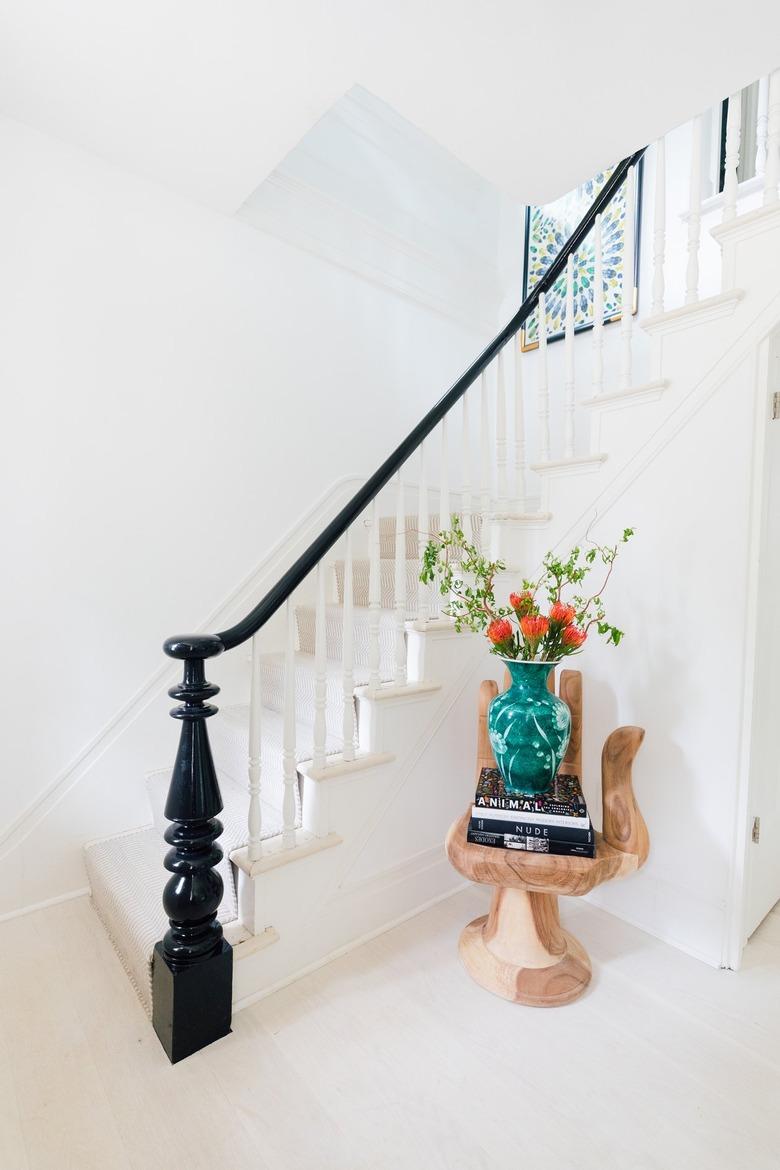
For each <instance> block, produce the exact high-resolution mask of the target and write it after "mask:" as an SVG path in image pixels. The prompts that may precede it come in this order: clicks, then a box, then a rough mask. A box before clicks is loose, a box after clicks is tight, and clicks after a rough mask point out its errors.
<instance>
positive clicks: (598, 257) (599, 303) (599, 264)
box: [593, 215, 604, 398]
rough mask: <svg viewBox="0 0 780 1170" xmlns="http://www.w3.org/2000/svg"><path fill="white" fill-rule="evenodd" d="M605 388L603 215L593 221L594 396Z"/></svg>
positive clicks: (596, 396)
mask: <svg viewBox="0 0 780 1170" xmlns="http://www.w3.org/2000/svg"><path fill="white" fill-rule="evenodd" d="M603 389H604V249H603V244H602V235H601V216H600V215H597V216H596V218H595V220H594V221H593V397H594V398H598V396H599V394H601V392H602V390H603Z"/></svg>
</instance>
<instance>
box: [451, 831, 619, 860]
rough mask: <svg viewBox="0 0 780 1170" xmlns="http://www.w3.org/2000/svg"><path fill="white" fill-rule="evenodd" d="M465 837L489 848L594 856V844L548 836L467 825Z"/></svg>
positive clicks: (474, 843)
mask: <svg viewBox="0 0 780 1170" xmlns="http://www.w3.org/2000/svg"><path fill="white" fill-rule="evenodd" d="M466 839H467V840H468V841H469V843H470V844H471V845H487V846H488V847H489V848H491V849H517V850H519V851H520V852H522V853H547V854H554V855H555V856H557V857H595V856H596V846H595V845H593V844H591V845H588V844H586V843H585V842H583V841H551V840H550V839H549V837H520V836H517V835H515V834H514V833H481V832H479V830H478V829H472V828H471V827H469V830H468V833H467V834H466Z"/></svg>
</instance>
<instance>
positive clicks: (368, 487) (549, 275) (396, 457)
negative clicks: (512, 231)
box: [217, 147, 645, 650]
mask: <svg viewBox="0 0 780 1170" xmlns="http://www.w3.org/2000/svg"><path fill="white" fill-rule="evenodd" d="M644 151H645V148H644V147H643V148H642V149H641V150H637V151H635V153H634V154H632V155H630V156H629V157H628V158H625V159H623V161H622V162H621V163H619V164H618V165H617V166H616V167H615V170H614V172H613V174H612V175H610V178H609V181H608V182H607V183H605V185H604V187H603V188H602V190H601V191H600V192H599V194H598V195H597V197H596V198H595V200H594V201H593V203H592V204H591V206H590V208H589V209H588V211H587V213H586V214H585V215H584V216H583V218H582V219H581V221H580V223H579V224H578V225H577V227H576V228H575V229H574V231H573V232H572V234H571V236H570V237H569V239H568V240H567V241H566V243H565V244H564V246H563V248H561V251H560V252H559V253H558V255H557V256H556V258H555V260H553V262H552V264H551V265H550V267H549V268H548V269H547V271H546V273H545V274H544V276H543V277H542V278H541V280H540V281H539V282H538V283H537V284H536V285H535V287H534V288H533V290H532V291H531V292H530V293H529V294H528V296H527V297H526V298H525V300H524V301H523V303H522V305H521V306H520V308H519V309H518V310H517V312H516V313H515V315H514V317H512V319H511V321H509V322H508V323H507V324H506V325H505V326H504V328H503V329H502V330H501V332H500V333H499V334H498V335H497V336H496V337H494V339H493V340H492V341H491V342H490V345H488V346H487V348H486V349H484V350H483V351H482V353H481V354H480V355H479V357H478V358H477V360H476V361H475V362H473V363H472V365H470V366H469V368H468V369H467V370H466V372H465V374H462V375H461V377H460V378H458V380H457V382H456V383H455V384H454V385H453V386H452V387H451V388H450V389H449V390H448V391H447V393H446V394H445V395H444V396H443V397H442V398H440V399H439V401H438V402H437V403H436V405H435V406H433V407H431V409H430V410H429V411H428V413H427V414H426V415H425V417H424V418H423V419H421V420H420V422H419V423H418V424H417V426H416V427H415V428H414V430H412V431H410V432H409V434H408V435H407V436H406V438H405V439H404V441H403V442H402V443H399V445H398V446H397V447H396V449H395V451H393V453H392V455H388V457H387V459H385V461H384V463H383V464H382V465H381V467H379V468H378V470H377V471H375V472H374V474H373V475H372V476H371V477H370V479H368V480H366V482H365V483H364V484H363V486H362V487H361V488H360V489H359V491H357V492H355V495H354V496H353V497H352V499H351V500H350V501H349V503H348V504H345V505H344V507H343V508H342V509H341V511H340V512H339V513H338V514H337V515H336V516H334V518H333V519H332V520H331V522H330V523H329V524H328V525H327V527H326V528H324V529H323V530H322V532H321V533H320V535H319V536H318V537H317V538H316V539H315V540H313V541H312V543H311V544H310V545H309V547H308V548H307V549H306V551H305V552H304V553H301V555H300V556H299V557H298V559H297V561H295V563H294V564H293V565H291V566H290V568H289V569H288V570H287V572H286V573H285V574H284V575H283V576H282V577H280V578H279V580H278V581H277V583H276V584H275V585H274V587H273V588H272V589H270V590H269V591H268V593H266V595H265V597H264V598H263V599H262V601H260V602H258V604H257V605H256V606H255V607H254V609H253V610H251V612H250V613H248V614H247V615H246V617H245V618H242V620H241V621H240V622H237V623H236V625H234V626H231V627H230V629H228V630H223V631H222V632H221V633H219V634H217V637H218V639H219V641H220V642H221V643H222V646H223V648H224V649H225V650H230V649H231V648H232V647H233V646H238V645H240V644H241V643H242V642H246V641H247V639H248V638H251V637H252V635H253V634H256V633H257V631H258V630H259V629H260V628H261V626H264V625H265V623H266V622H267V621H268V620H269V618H271V617H272V615H273V614H274V613H276V611H277V609H279V607H280V606H281V605H282V604H283V603H284V602H285V601H286V600H287V598H288V597H289V596H290V594H291V593H292V592H293V590H294V589H296V588H297V587H298V585H300V583H301V581H303V580H304V578H305V577H307V576H308V575H309V573H310V572H311V571H312V569H313V568H314V567H315V566H316V565H317V564H318V562H319V561H321V560H322V558H323V557H324V556H325V554H326V553H327V552H328V551H329V550H330V549H331V548H332V547H333V545H334V544H335V543H336V541H337V540H338V539H339V537H341V536H343V535H344V533H345V532H346V530H347V529H348V528H349V526H350V524H352V523H353V521H354V520H356V519H357V517H358V516H359V515H360V514H361V512H363V511H365V509H366V508H367V507H368V505H369V504H370V503H371V501H372V500H373V499H374V496H376V495H377V494H378V493H379V492H380V491H381V490H382V488H383V487H384V486H385V484H386V483H389V481H390V480H391V479H392V478H393V476H394V475H395V474H396V472H397V471H398V469H399V468H400V467H402V466H403V464H404V463H405V462H406V460H407V459H408V458H409V456H410V455H411V454H412V452H413V451H414V450H415V449H416V448H417V447H419V445H420V443H421V442H422V441H423V439H425V438H426V437H427V436H428V435H429V434H430V433H431V431H432V430H433V429H434V428H435V427H436V426H437V424H438V423H439V422H441V420H442V419H443V418H444V416H445V414H447V413H448V412H449V411H450V410H451V409H452V407H453V406H454V405H455V403H456V402H458V401H459V400H460V399H461V398H462V397H463V395H464V394H465V393H466V391H467V390H468V388H469V386H471V385H472V384H473V383H474V382H475V381H476V380H477V378H478V377H479V375H480V374H481V373H482V371H483V370H485V369H486V368H487V367H488V366H489V365H490V363H491V362H492V360H493V358H494V357H495V356H496V354H497V353H498V352H499V350H501V349H503V347H504V346H505V345H506V343H507V342H508V341H509V340H510V339H511V338H512V337H514V335H515V334H516V333H517V331H518V330H519V329H520V328H521V326H522V325H524V323H525V322H526V321H527V319H528V318H529V317H530V315H531V313H532V312H533V311H534V309H535V308H536V305H537V302H538V300H539V297H540V295H541V294H542V293H543V292H544V293H546V292H547V291H548V289H550V288H551V287H552V285H553V284H555V282H556V280H557V279H558V277H559V276H560V275H561V274H562V272H563V271H564V269H565V268H566V262H567V260H568V258H569V256H570V255H572V254H573V253H574V252H576V251H577V248H578V247H579V246H580V244H581V243H582V242H583V240H584V239H585V238H586V236H587V235H588V233H589V232H590V230H591V228H592V227H593V224H594V221H595V219H596V216H597V215H599V214H600V213H601V212H602V211H604V209H605V208H606V207H608V206H609V204H610V203H611V201H612V199H613V197H614V196H615V194H616V192H617V191H618V190H619V189H620V187H621V186H622V184H623V182H624V181H625V178H626V175H627V174H628V171H629V168H630V167H632V166H636V164H637V163H638V162H639V160H640V158H641V157H642V155H643V154H644Z"/></svg>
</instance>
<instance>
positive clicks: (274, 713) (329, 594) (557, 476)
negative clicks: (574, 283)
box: [86, 72, 780, 1011]
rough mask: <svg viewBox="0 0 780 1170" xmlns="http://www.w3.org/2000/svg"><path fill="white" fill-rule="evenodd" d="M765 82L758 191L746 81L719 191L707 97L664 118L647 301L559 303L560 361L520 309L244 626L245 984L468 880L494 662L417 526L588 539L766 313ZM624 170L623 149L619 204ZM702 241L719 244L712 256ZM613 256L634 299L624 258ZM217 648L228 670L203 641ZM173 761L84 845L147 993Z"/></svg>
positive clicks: (652, 164)
mask: <svg viewBox="0 0 780 1170" xmlns="http://www.w3.org/2000/svg"><path fill="white" fill-rule="evenodd" d="M767 92H768V94H769V111H768V137H767V141H766V143H765V144H764V147H765V154H766V163H765V169H764V174H763V176H762V181H761V183H760V185H758V187H757V185H756V183H754V184H753V187H752V188H751V190H753V191H755V195H754V196H753V197H752V201H751V202H744V201H743V199H742V196H741V194H740V188H739V185H738V183H737V182H736V168H737V166H738V161H739V141H738V121H737V119H738V102H737V101H736V100H732V103H731V105H730V116H729V129H728V135H727V145H726V185H725V190H724V193H723V196H722V197H721V198H720V200H719V201H718V202H717V205H715V206H713V207H712V208H708V207H706V206H705V207H704V208H702V202H701V191H700V174H699V171H698V169H697V168H698V163H697V158H698V157H699V155H698V154H697V152H700V150H701V145H700V138H699V135H700V126H699V120H698V119H696V120H694V122H693V124H692V126H691V127H689V128H681V130H679V131H675V132H674V133H675V134H676V135H681V134H682V135H689V143H690V151H691V158H692V166H691V185H690V189H689V200H688V206H687V207H686V208H676V209H672V210H673V211H676V212H680V211H684V212H685V217H684V226H683V228H682V229H681V232H682V235H681V236H680V239H681V241H682V243H681V245H679V246H677V248H676V252H675V247H674V246H673V242H672V241H671V240H669V241H668V240H667V217H668V207H667V202H668V201H667V197H666V187H665V182H666V178H665V166H664V158H665V147H664V142H663V141H661V142H660V143H658V144H656V145H655V146H654V147H653V148H651V149H650V150H649V151H648V153H647V156H646V158H647V162H646V167H647V169H648V170H650V175H649V176H648V175H647V174H646V183H647V180H648V178H650V179H651V180H652V190H651V191H647V190H646V191H645V199H644V207H645V212H644V217H643V218H644V225H643V231H644V232H646V233H650V234H651V235H652V239H653V281H652V297H651V299H650V303H649V304H648V305H647V306H644V305H642V304H641V303H640V306H639V314H638V318H637V319H635V318H634V317H633V316H632V315H631V314H627V315H625V316H624V318H623V321H622V323H621V324H620V325H619V326H610V327H608V328H606V329H605V328H603V327H602V325H601V322H598V323H597V327H596V328H595V329H594V330H593V334H592V335H590V336H588V335H583V336H581V337H578V338H576V339H575V336H574V328H573V310H570V313H569V316H568V319H567V323H566V331H565V332H566V337H565V341H564V343H563V345H562V346H559V347H556V348H557V351H558V354H559V358H560V366H556V364H555V361H554V357H555V355H554V354H553V353H552V351H550V352H548V347H547V345H546V344H545V341H544V327H542V344H541V345H540V348H539V350H538V351H536V352H534V353H523V352H522V351H521V349H520V346H519V341H518V338H517V337H516V330H512V331H510V332H509V333H508V334H507V337H506V338H505V343H502V344H501V345H500V346H498V347H497V349H496V350H495V352H494V353H493V354H492V355H491V357H490V360H488V361H487V362H485V364H484V368H483V369H482V370H481V371H478V372H477V374H476V375H475V376H474V377H473V378H472V379H471V381H472V382H473V383H474V384H473V385H471V388H468V387H467V388H466V389H465V390H464V391H462V392H461V393H459V394H458V395H457V396H456V397H457V401H458V408H457V409H452V410H447V411H446V412H445V413H444V414H443V416H442V418H441V421H439V422H438V423H437V426H436V428H431V430H430V431H429V433H428V434H427V436H426V437H425V442H424V443H422V444H421V443H417V444H415V445H414V453H413V454H411V455H410V457H409V458H408V459H405V460H404V461H403V466H402V468H401V470H400V473H399V474H397V475H396V476H395V477H394V479H393V480H392V482H391V485H390V488H389V489H385V491H384V492H383V494H382V495H381V496H375V498H374V502H373V504H371V505H370V507H369V508H368V509H366V511H365V512H364V513H363V514H362V515H360V516H359V517H358V518H356V520H355V521H354V523H352V524H351V525H349V526H348V527H347V529H346V532H345V533H344V534H342V537H341V539H340V540H339V541H338V543H336V544H334V545H333V548H332V552H330V553H329V554H328V556H327V558H325V559H322V560H320V562H319V565H318V567H317V569H316V571H315V572H314V573H313V574H312V575H311V576H310V577H309V578H308V579H305V580H303V581H302V582H301V583H300V584H299V585H298V586H297V588H296V589H295V591H294V595H293V594H292V593H291V595H290V597H289V599H288V600H287V601H286V611H285V612H283V611H282V610H281V609H279V607H277V610H278V611H279V613H278V620H276V621H274V622H271V623H269V625H268V628H267V629H261V630H260V631H259V632H256V633H254V635H253V637H252V641H251V655H250V654H249V653H246V654H245V661H244V686H245V692H244V697H243V698H241V699H239V700H238V701H233V697H232V696H227V701H226V702H224V703H223V704H222V705H221V709H220V711H219V714H218V715H217V716H216V717H215V718H213V719H211V720H210V721H209V733H210V739H211V745H212V752H213V757H214V761H215V764H216V769H217V772H218V775H219V784H220V788H221V792H222V799H223V802H224V810H223V812H222V813H221V814H220V820H221V821H222V822H223V825H224V831H223V833H222V837H221V844H222V847H223V849H224V851H225V854H226V857H225V859H224V860H223V861H222V862H221V863H220V866H219V871H220V873H221V875H222V879H223V882H224V894H223V897H222V901H221V904H220V906H219V912H218V914H219V921H220V922H221V923H222V924H223V927H224V930H225V934H226V937H227V938H228V939H229V940H230V941H231V942H232V943H233V944H234V947H235V952H234V953H235V959H236V963H235V969H234V996H233V998H234V1003H235V1004H238V1005H240V1004H242V1003H244V1002H246V1001H247V1000H248V999H251V998H252V997H256V996H258V995H262V994H267V993H268V991H269V990H270V989H272V988H273V987H275V986H278V985H279V984H280V983H282V982H284V981H286V980H289V979H291V978H293V977H295V976H296V975H297V974H299V973H301V972H302V971H303V970H305V969H307V968H308V967H310V966H312V965H315V964H317V963H320V962H322V961H325V960H326V959H327V958H328V957H329V956H332V955H333V954H334V953H338V951H339V950H340V949H343V948H345V947H349V946H351V945H354V944H355V943H356V942H358V941H360V939H362V938H364V937H365V936H366V935H368V934H370V933H372V932H376V931H379V930H381V929H383V928H386V927H387V926H388V925H390V924H392V923H393V922H395V921H397V920H398V919H399V918H401V917H403V916H405V915H409V914H411V913H415V912H416V911H418V910H419V909H420V908H422V907H423V906H424V905H427V904H429V903H430V902H431V901H432V900H435V899H436V898H439V897H444V896H447V895H448V894H449V893H451V892H452V891H453V890H454V889H456V888H457V887H458V878H457V876H456V875H454V874H453V873H451V872H450V871H449V869H448V867H447V865H446V862H445V860H444V856H443V849H442V847H441V842H442V841H443V836H444V831H445V829H446V827H447V825H448V823H449V822H450V821H451V820H452V819H453V818H454V816H455V815H456V814H457V813H459V812H460V811H462V807H463V805H464V803H465V801H466V800H467V799H468V796H469V790H470V787H471V782H472V751H471V743H472V738H473V717H472V708H473V702H474V695H475V686H476V683H477V682H478V681H479V679H480V678H482V677H485V676H486V675H488V674H494V675H496V670H495V661H494V660H491V659H489V657H488V656H487V654H486V653H485V649H484V646H483V645H482V643H481V640H480V639H477V638H475V637H473V636H471V635H461V636H458V635H456V634H455V633H454V630H453V629H452V625H451V623H450V622H449V621H448V620H447V619H446V618H443V617H442V615H441V613H440V606H439V600H440V599H438V598H437V597H436V595H435V594H434V593H433V592H432V591H431V590H430V588H429V587H423V586H421V585H420V584H419V581H418V575H419V563H420V555H421V551H422V547H423V545H424V539H425V534H427V533H429V532H436V531H438V529H439V513H441V515H442V516H448V515H450V514H451V513H452V512H457V513H458V514H460V515H461V516H462V517H463V519H464V523H465V524H467V525H469V526H471V528H472V531H473V533H474V536H475V539H476V540H477V541H482V543H483V548H484V550H485V551H487V550H488V549H490V550H492V552H493V553H494V554H495V555H498V556H500V557H501V558H502V559H504V560H505V561H506V562H507V564H508V566H509V569H510V570H512V571H514V574H515V575H514V576H512V577H511V581H512V583H515V582H516V581H517V574H518V573H520V572H521V571H523V572H525V573H526V574H528V575H531V574H532V573H533V570H534V568H535V566H536V565H537V564H538V561H539V558H540V556H541V555H542V553H543V552H544V550H545V549H546V548H548V547H552V546H554V545H555V544H556V543H558V542H560V541H562V540H565V539H569V538H571V539H572V540H574V539H579V538H581V536H582V533H583V532H584V530H585V529H586V528H587V525H588V523H589V522H590V520H591V519H592V516H593V514H594V511H596V510H597V511H598V512H599V514H600V515H603V514H606V513H607V512H608V511H609V509H610V508H611V507H612V506H613V505H614V503H615V502H616V501H617V500H618V499H619V498H620V495H621V493H622V492H623V491H624V490H625V487H626V484H628V483H630V482H632V481H633V480H634V479H636V477H637V476H641V475H643V474H645V472H646V471H647V469H648V468H649V467H650V466H651V464H652V461H653V459H654V458H655V455H656V454H657V452H658V451H659V450H661V449H662V447H663V445H664V444H665V443H667V442H669V441H670V439H671V437H673V435H674V434H676V433H678V432H679V431H680V430H681V429H683V428H685V427H687V426H690V425H692V424H693V421H694V420H695V416H696V412H697V410H698V408H699V406H700V405H701V403H702V402H703V401H704V400H706V398H707V396H708V395H710V394H712V393H713V392H714V390H715V388H716V387H717V385H718V384H719V380H722V378H724V377H725V376H726V375H727V373H728V370H729V369H730V368H732V366H733V363H734V362H735V361H736V360H737V359H738V358H739V356H740V355H744V354H746V353H749V352H751V351H752V350H755V348H756V347H757V346H758V345H759V344H760V342H761V340H762V339H763V338H765V337H766V336H767V335H768V333H769V332H770V331H771V330H772V329H773V328H775V327H776V326H777V325H778V323H779V322H780V288H777V287H776V285H775V283H774V282H773V281H772V280H771V279H767V273H768V272H770V271H772V272H777V271H780V202H779V201H778V182H779V181H780V72H778V73H775V74H774V75H773V76H772V78H771V84H770V86H769V87H768V89H767ZM636 173H637V172H636V167H635V166H631V167H630V168H629V169H628V179H627V182H628V184H629V197H628V205H629V209H630V208H631V206H632V203H633V200H634V199H635V198H636V192H635V183H636ZM599 227H600V221H597V223H596V226H595V230H596V231H598V230H599ZM630 245H631V240H630V239H629V248H628V250H629V253H630V251H631V248H630ZM703 248H704V249H705V251H706V248H709V249H711V251H710V252H709V253H707V255H709V256H711V255H712V254H713V251H714V252H715V253H718V264H717V268H713V267H712V266H710V267H709V268H707V267H706V266H705V268H704V275H702V273H701V272H700V263H699V261H700V255H702V254H704V253H703V252H702V249H703ZM596 254H597V260H596V264H597V268H596V272H597V276H598V274H599V269H598V264H599V260H598V255H599V253H598V249H597V253H596ZM570 271H571V269H570V268H569V272H570ZM669 273H672V278H671V279H670V277H669ZM681 277H682V278H681ZM623 279H624V296H625V299H626V300H628V299H633V296H634V286H633V274H632V273H631V272H629V273H628V274H627V275H626V274H624V278H623ZM569 280H571V277H570V276H569ZM542 303H543V302H542ZM583 347H584V348H583ZM585 351H587V353H588V354H589V355H591V357H590V371H589V377H588V379H587V381H585V379H581V383H580V384H579V385H578V384H577V380H576V378H575V370H579V369H580V366H581V363H580V365H576V366H575V355H576V354H577V353H579V354H581V353H582V352H585ZM610 354H611V355H612V358H613V361H612V366H611V367H610V365H609V360H608V359H609V358H610ZM609 369H612V370H614V371H615V372H616V373H615V374H613V375H610V374H608V373H607V374H605V370H609ZM451 393H452V392H451ZM434 438H435V440H436V441H435V442H434ZM434 483H435V488H434V487H433V486H432V485H433V484H434ZM248 648H249V644H247V650H248ZM237 653H239V654H241V653H243V652H242V651H241V650H238V651H237ZM208 666H209V674H210V676H211V675H216V674H217V673H218V672H217V662H216V661H214V662H209V663H208ZM496 677H497V675H496ZM247 696H248V698H247ZM169 775H170V774H169V772H168V771H165V772H162V773H161V772H157V773H154V774H153V775H151V776H150V777H149V780H148V790H149V799H150V806H151V810H152V813H153V821H152V824H151V826H150V827H148V828H144V829H141V830H137V831H134V832H132V833H128V834H124V835H121V836H119V837H112V838H109V839H107V840H103V841H99V842H96V843H93V844H90V845H88V846H87V847H86V863H87V869H88V873H89V879H90V884H91V888H92V897H93V902H94V905H95V908H96V910H97V911H98V913H99V914H100V917H101V918H102V920H103V922H104V924H105V926H106V929H107V930H108V932H109V934H110V936H111V938H112V941H113V942H114V945H115V947H116V949H117V952H118V954H119V955H120V957H121V959H122V962H123V963H124V965H125V967H126V969H127V971H128V973H129V974H130V976H131V977H132V979H133V980H134V982H135V985H136V987H137V989H138V992H139V995H140V997H141V1000H142V1002H143V1004H144V1006H145V1007H146V1009H147V1010H149V1011H151V1010H152V991H151V988H152V984H151V971H152V952H153V946H154V944H155V943H156V942H157V941H158V940H159V939H161V938H162V937H163V935H164V934H165V931H166V930H167V928H168V919H167V916H166V914H165V912H164V910H163V908H162V901H161V898H162V892H163V887H164V885H165V883H166V880H167V879H168V877H169V875H168V873H167V872H166V871H165V870H164V869H163V868H162V858H163V855H164V853H165V851H166V847H165V845H164V843H163V842H162V830H163V828H164V827H165V825H166V824H167V822H166V820H165V817H164V814H163V806H164V800H165V793H166V791H167V788H168V781H169ZM271 944H273V945H271Z"/></svg>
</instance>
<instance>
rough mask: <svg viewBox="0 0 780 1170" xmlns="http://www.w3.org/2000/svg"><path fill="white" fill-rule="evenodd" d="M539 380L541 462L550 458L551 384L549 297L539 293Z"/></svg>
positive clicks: (538, 402)
mask: <svg viewBox="0 0 780 1170" xmlns="http://www.w3.org/2000/svg"><path fill="white" fill-rule="evenodd" d="M537 313H538V315H539V375H538V377H539V381H538V384H537V404H538V416H539V462H540V463H547V462H549V459H550V384H549V380H548V375H547V298H546V297H545V295H544V293H540V294H539V305H538V307H537Z"/></svg>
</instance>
